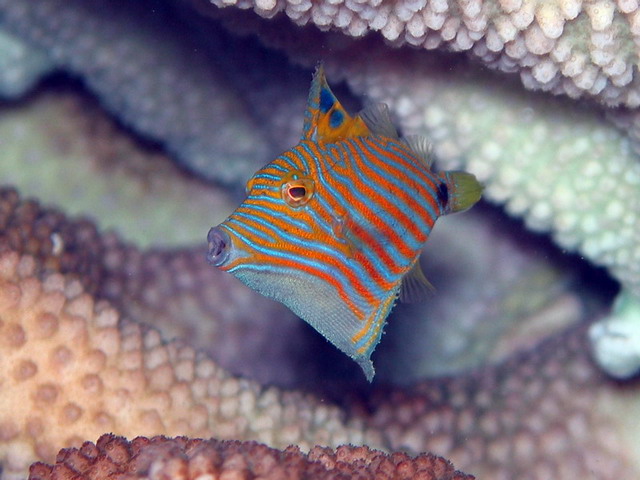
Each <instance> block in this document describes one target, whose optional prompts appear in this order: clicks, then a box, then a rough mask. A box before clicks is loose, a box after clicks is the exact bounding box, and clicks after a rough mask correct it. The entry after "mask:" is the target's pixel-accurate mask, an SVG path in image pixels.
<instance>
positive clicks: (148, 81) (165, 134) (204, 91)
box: [0, 0, 269, 183]
mask: <svg viewBox="0 0 640 480" xmlns="http://www.w3.org/2000/svg"><path fill="white" fill-rule="evenodd" d="M125 7H126V8H125ZM147 7H149V8H147ZM132 8H133V9H134V10H135V11H132V10H131V9H132ZM54 12H55V13H54ZM0 22H1V23H2V25H3V26H4V27H5V28H7V29H10V30H11V31H12V32H15V33H18V34H19V36H20V38H23V39H25V40H26V41H27V42H28V43H30V44H32V45H34V46H36V47H37V48H41V49H43V50H45V51H46V52H47V53H48V54H49V56H50V58H51V59H52V60H53V62H54V63H55V65H56V66H57V67H60V68H64V69H65V70H67V71H70V72H72V73H76V74H79V75H81V76H82V79H83V81H84V82H86V84H87V85H88V86H89V87H90V88H91V89H93V90H94V91H95V92H97V93H98V94H99V95H100V97H101V101H102V103H103V104H104V105H105V106H106V107H107V108H109V109H110V110H112V111H114V112H117V113H118V116H119V118H120V119H121V120H122V121H123V122H125V123H127V124H129V125H131V126H133V127H134V128H135V129H136V130H137V131H139V132H141V133H142V134H143V135H147V136H149V137H151V138H154V139H157V140H161V141H162V142H163V143H164V144H165V145H166V146H167V148H168V149H169V151H171V152H174V153H176V154H177V156H178V158H180V159H182V160H183V162H184V163H185V164H186V165H188V166H189V168H191V169H192V170H195V171H198V172H199V173H200V174H201V175H202V176H204V177H205V178H214V179H216V180H218V181H222V182H227V183H237V182H239V181H244V180H245V179H246V178H247V177H248V176H249V175H250V174H251V173H253V171H255V170H256V169H257V168H258V167H260V166H261V164H262V159H263V158H265V157H266V156H267V153H268V152H269V148H268V147H269V142H268V139H265V138H263V137H262V136H261V132H260V130H259V129H258V128H256V126H255V124H254V121H253V119H252V118H251V116H250V115H249V113H248V112H247V111H246V110H247V109H246V107H245V106H244V105H243V102H242V99H241V98H239V97H238V96H237V95H236V94H235V92H234V90H233V89H232V88H231V86H230V85H229V84H228V80H227V79H225V76H224V73H223V72H222V71H220V70H219V69H218V68H216V65H215V63H214V62H211V61H210V57H209V55H208V54H207V53H206V52H205V51H203V49H202V47H199V46H198V45H197V44H196V43H194V41H193V39H190V40H189V38H190V34H189V32H187V31H185V29H184V28H183V27H181V25H180V22H179V20H178V19H177V18H175V15H173V14H172V12H170V11H169V12H168V11H166V9H165V8H161V6H160V5H159V4H158V2H155V3H154V4H153V6H152V5H150V4H149V2H127V1H123V0H115V1H111V2H109V4H108V5H106V4H105V3H104V2H102V1H100V0H91V1H71V2H69V1H57V0H54V1H52V2H47V3H46V5H45V4H35V3H25V4H22V5H18V4H16V3H14V2H10V1H8V2H5V1H3V2H0ZM163 22H171V25H172V28H171V29H170V30H166V29H162V26H163ZM34 24H39V25H40V27H38V28H33V25H34ZM68 47H72V48H71V49H69V48H68ZM124 58H127V59H128V63H129V65H130V66H131V67H132V68H120V65H122V62H123V59H124ZM140 72H147V75H146V76H145V75H142V76H140V75H139V73H140ZM210 92H216V94H215V95H212V94H211V93H210ZM223 92H224V93H223ZM201 105H206V108H201ZM222 159H224V161H221V160H222ZM257 159H259V160H257Z"/></svg>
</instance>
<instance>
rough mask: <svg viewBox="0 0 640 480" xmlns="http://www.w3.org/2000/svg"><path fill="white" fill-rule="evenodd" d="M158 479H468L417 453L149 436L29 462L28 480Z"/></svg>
mask: <svg viewBox="0 0 640 480" xmlns="http://www.w3.org/2000/svg"><path fill="white" fill-rule="evenodd" d="M116 475H117V476H118V478H120V479H121V480H128V479H130V480H133V479H144V478H163V479H166V480H197V479H205V478H210V479H214V478H220V479H235V478H238V479H243V480H251V479H254V478H255V479H264V480H266V479H268V480H285V479H286V480H296V479H304V478H313V479H314V480H323V479H327V480H329V479H335V478H337V477H339V478H353V477H355V476H357V478H358V479H360V480H374V479H377V480H385V479H391V478H393V479H397V480H404V479H406V480H409V479H418V478H424V479H429V480H472V479H473V478H474V477H472V476H471V475H465V474H463V473H461V472H458V471H455V470H454V468H453V466H452V465H451V464H450V463H449V462H447V461H446V460H444V459H443V458H440V457H436V456H434V455H428V454H423V455H419V456H418V457H416V458H411V457H409V456H408V455H404V454H393V455H388V454H385V453H382V452H379V451H376V450H371V449H370V448H368V447H353V446H346V445H345V446H341V447H339V448H337V449H336V450H331V449H329V448H321V447H315V448H313V449H312V450H311V451H310V452H309V454H308V455H306V454H304V453H302V452H301V451H300V449H299V448H298V447H295V446H291V447H288V448H286V449H285V450H283V451H279V450H274V449H272V448H268V447H266V446H265V445H261V444H259V443H255V442H229V441H218V440H214V439H211V440H201V439H187V438H184V437H179V438H166V437H154V438H144V437H138V438H135V439H133V440H132V441H128V440H126V439H124V438H121V437H115V436H114V435H103V436H102V437H100V438H99V439H98V441H97V442H96V443H95V445H94V444H93V443H91V442H86V443H85V444H83V445H82V447H81V448H79V449H78V448H70V449H64V450H62V451H61V452H60V454H59V455H58V458H57V459H56V463H55V465H46V464H43V463H37V464H35V465H33V466H32V467H31V470H30V476H29V478H30V480H54V479H55V480H65V479H69V480H71V479H73V480H107V479H108V478H113V476H116Z"/></svg>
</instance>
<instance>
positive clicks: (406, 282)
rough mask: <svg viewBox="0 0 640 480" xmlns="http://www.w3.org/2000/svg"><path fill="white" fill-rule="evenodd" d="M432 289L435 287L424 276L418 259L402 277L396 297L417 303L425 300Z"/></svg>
mask: <svg viewBox="0 0 640 480" xmlns="http://www.w3.org/2000/svg"><path fill="white" fill-rule="evenodd" d="M434 291H435V287H434V286H433V285H432V284H431V282H429V280H427V277H425V275H424V272H423V271H422V267H420V260H419V259H418V260H417V261H416V263H415V264H414V265H413V268H412V269H411V270H409V273H407V274H406V275H405V276H404V278H403V279H402V286H401V287H400V294H399V296H398V298H399V300H400V301H401V302H403V303H419V302H423V301H424V300H426V299H427V297H429V295H431V294H433V292H434Z"/></svg>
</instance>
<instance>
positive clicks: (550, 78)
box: [191, 0, 640, 107]
mask: <svg viewBox="0 0 640 480" xmlns="http://www.w3.org/2000/svg"><path fill="white" fill-rule="evenodd" d="M191 1H192V2H193V3H194V4H196V5H197V6H198V7H199V8H200V9H201V10H206V8H205V7H204V6H203V5H205V4H206V2H205V1H204V0H191ZM210 3H211V4H213V5H215V6H216V7H229V6H236V7H239V8H242V9H248V8H252V9H253V10H254V11H255V12H256V13H257V14H258V15H260V16H262V17H265V18H272V17H274V16H275V15H276V14H277V13H278V12H280V11H283V12H285V14H286V15H287V16H288V17H289V18H290V19H291V20H293V21H294V22H295V23H296V24H298V25H306V24H307V23H312V24H314V25H316V26H317V27H318V28H320V29H322V30H328V29H336V30H340V31H341V32H343V33H345V34H347V35H350V36H352V37H360V36H362V35H365V34H366V33H367V32H369V31H379V32H380V33H381V35H382V36H383V37H384V38H385V39H386V40H388V41H390V42H391V43H393V44H394V45H395V46H399V45H402V44H405V43H406V44H409V45H415V46H420V47H423V48H426V49H434V48H438V47H445V48H447V49H450V50H454V51H469V52H471V54H472V55H473V56H474V57H475V58H478V59H480V60H481V61H482V62H483V63H484V64H486V65H488V66H491V67H493V68H496V69H499V70H501V71H504V72H519V73H520V77H521V80H522V82H523V84H524V85H525V86H526V87H528V88H535V89H543V90H547V91H551V92H553V93H565V94H567V95H569V96H571V97H574V98H578V97H580V96H589V97H593V98H596V99H598V100H599V101H600V102H602V103H603V104H606V105H625V106H627V107H637V106H639V105H640V90H639V86H640V83H639V81H638V72H637V66H636V63H637V61H636V60H637V56H638V47H637V45H636V43H637V40H636V39H637V37H638V35H640V16H639V15H640V14H639V13H638V5H637V2H635V1H624V0H622V1H618V2H613V1H609V0H599V1H594V2H585V3H582V2H579V1H573V0H560V1H552V2H547V1H535V0H534V1H520V0H517V1H510V0H497V1H495V0H493V1H492V0H487V1H482V0H469V1H464V2H452V1H451V2H450V1H447V0H443V1H429V2H428V1H426V0H417V1H414V0H406V1H393V0H366V1H358V2H333V1H330V0H329V1H320V2H313V1H311V0H303V1H299V0H295V1H294V0H279V1H276V0H210ZM209 8H210V9H212V7H209Z"/></svg>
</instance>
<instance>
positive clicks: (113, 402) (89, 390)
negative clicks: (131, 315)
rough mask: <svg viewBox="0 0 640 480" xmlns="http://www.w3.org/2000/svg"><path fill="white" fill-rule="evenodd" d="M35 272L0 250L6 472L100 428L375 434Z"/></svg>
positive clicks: (318, 438)
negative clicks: (241, 375)
mask: <svg viewBox="0 0 640 480" xmlns="http://www.w3.org/2000/svg"><path fill="white" fill-rule="evenodd" d="M36 271H37V269H36V264H35V261H34V259H33V258H32V257H29V256H22V257H20V256H19V255H18V254H17V253H4V254H2V256H0V292H1V298H0V318H1V319H2V323H1V324H0V339H1V341H2V348H3V355H2V358H1V359H0V375H1V380H2V381H1V383H2V388H3V395H2V398H1V400H0V412H1V413H0V433H1V434H0V438H1V439H2V440H1V442H0V457H1V458H2V462H3V465H4V472H3V473H4V474H5V475H8V476H9V477H12V476H15V475H18V474H20V473H21V472H24V470H25V469H26V467H27V466H28V464H29V463H31V462H33V461H34V460H37V459H46V460H48V461H51V460H52V459H53V456H54V454H55V452H56V450H57V449H58V448H60V447H61V446H65V445H68V446H72V445H78V446H79V445H80V444H81V443H82V440H83V439H87V438H92V437H97V436H99V435H100V434H102V433H104V432H114V433H116V434H122V435H128V436H135V435H156V434H167V435H177V434H182V433H188V434H190V435H192V436H211V435H213V434H214V433H215V435H216V436H217V437H219V438H235V439H254V440H259V441H263V442H267V443H269V444H270V445H273V446H277V447H281V448H283V447H286V446H287V445H290V444H292V443H296V444H298V445H300V446H301V447H302V448H305V449H308V448H310V447H311V446H312V445H314V444H323V445H331V446H337V445H339V444H341V443H347V442H348V443H355V444H361V443H363V442H365V440H368V442H367V443H368V444H374V445H375V444H376V441H375V438H376V434H375V433H372V434H367V432H366V431H365V429H364V428H363V427H362V421H361V420H360V421H359V420H354V421H350V422H348V423H343V422H342V414H341V412H340V411H339V410H338V409H337V408H336V407H332V406H325V405H322V404H321V403H320V402H319V401H317V400H314V399H311V398H305V397H304V396H303V395H301V394H297V393H284V392H280V391H277V390H275V389H261V388H260V387H259V386H258V385H257V384H255V383H253V382H250V381H247V380H241V379H237V378H234V377H232V376H230V375H229V374H228V373H226V372H225V371H224V370H222V369H221V368H219V367H218V366H216V365H215V364H214V363H213V362H212V361H211V360H210V359H209V358H207V357H206V356H204V355H198V354H197V353H196V352H195V351H194V350H193V349H192V348H190V347H188V346H184V345H182V344H181V343H179V342H173V343H168V344H165V343H164V342H163V341H162V339H161V337H160V334H159V333H158V331H156V330H152V329H145V328H142V327H141V326H140V325H138V324H135V323H131V322H127V321H119V314H118V312H117V311H116V310H115V309H113V308H112V307H110V306H109V305H108V304H107V303H105V302H98V303H96V302H95V301H94V300H93V298H92V297H91V296H90V295H88V294H87V293H85V292H84V291H83V289H82V286H81V284H80V283H79V282H78V281H70V280H68V278H65V276H63V275H61V274H52V275H49V276H46V277H45V278H44V280H43V281H40V280H39V279H38V278H37V277H35V276H34V273H35V272H36ZM305 419H306V420H305ZM276 425H277V427H276Z"/></svg>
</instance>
